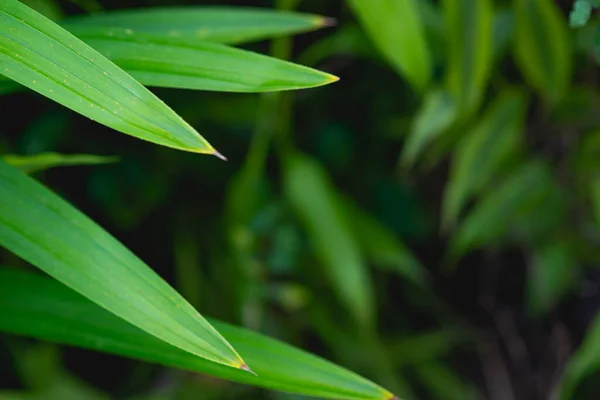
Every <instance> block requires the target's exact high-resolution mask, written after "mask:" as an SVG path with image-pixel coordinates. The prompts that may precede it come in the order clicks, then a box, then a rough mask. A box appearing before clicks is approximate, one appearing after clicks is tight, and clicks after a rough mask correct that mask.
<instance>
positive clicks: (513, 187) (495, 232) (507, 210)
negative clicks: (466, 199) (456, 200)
mask: <svg viewBox="0 0 600 400" xmlns="http://www.w3.org/2000/svg"><path fill="white" fill-rule="evenodd" d="M557 191H558V193H557ZM559 200H560V189H558V188H557V187H556V185H555V182H554V181H553V177H552V173H551V171H550V169H549V167H548V165H546V164H545V163H544V162H542V161H540V160H535V159H534V160H531V161H529V162H527V163H526V164H524V165H521V166H519V167H518V168H517V170H516V171H514V172H513V173H512V174H511V175H509V176H508V177H506V178H505V179H504V180H503V181H502V182H500V184H498V185H497V187H495V188H494V190H492V191H490V192H489V193H485V195H484V196H483V198H482V199H481V200H479V202H478V203H477V205H476V206H475V207H474V208H473V210H472V211H471V212H470V213H469V214H468V215H467V217H466V218H465V220H464V221H463V223H462V224H461V226H460V227H459V228H458V231H457V232H456V234H455V236H454V237H453V240H452V244H451V253H452V255H453V256H456V255H458V254H462V253H464V252H465V251H467V250H470V249H472V248H475V247H478V246H481V245H483V244H487V243H489V242H491V241H494V240H498V239H499V238H502V237H503V236H504V235H505V234H507V233H508V232H510V231H511V229H513V228H515V227H520V226H519V224H522V225H523V226H524V227H525V229H529V230H533V231H535V230H536V229H538V228H539V229H541V230H543V228H540V227H538V226H537V224H536V223H535V221H534V219H535V218H536V217H537V216H538V215H539V214H538V213H539V212H548V210H549V208H548V207H553V206H554V205H555V204H556V203H555V201H559ZM542 205H543V206H542ZM553 214H558V213H556V212H555V210H554V211H553ZM556 216H557V215H545V216H544V218H543V219H544V220H545V222H546V223H550V222H551V221H554V218H555V217H556ZM523 234H533V232H524V233H523Z"/></svg>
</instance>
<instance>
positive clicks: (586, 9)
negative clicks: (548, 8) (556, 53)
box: [569, 0, 592, 28]
mask: <svg viewBox="0 0 600 400" xmlns="http://www.w3.org/2000/svg"><path fill="white" fill-rule="evenodd" d="M591 15H592V3H591V2H590V0H575V2H574V3H573V9H572V10H571V13H570V14H569V25H570V26H571V28H580V27H582V26H585V25H586V24H587V23H588V21H589V20H590V16H591Z"/></svg>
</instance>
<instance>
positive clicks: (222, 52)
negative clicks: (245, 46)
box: [79, 29, 338, 92]
mask: <svg viewBox="0 0 600 400" xmlns="http://www.w3.org/2000/svg"><path fill="white" fill-rule="evenodd" d="M79 37H80V38H81V39H82V40H84V41H85V42H86V43H87V44H88V45H90V46H91V47H93V48H94V49H95V50H97V51H99V52H100V53H101V54H103V55H104V56H106V57H108V58H109V59H110V60H112V61H113V62H114V63H115V64H117V65H118V66H119V67H121V68H123V69H124V70H125V71H127V72H128V73H129V74H130V75H131V76H133V77H134V78H135V79H137V80H138V81H139V82H140V83H142V84H143V85H145V86H155V87H170V88H180V89H195V90H213V91H224V92H267V91H279V90H290V89H302V88H309V87H315V86H321V85H326V84H328V83H331V82H335V81H336V80H337V79H338V78H337V77H335V76H333V75H329V74H326V73H324V72H320V71H316V70H314V69H312V68H308V67H303V66H301V65H297V64H294V63H291V62H287V61H283V60H278V59H276V58H273V57H268V56H264V55H261V54H257V53H252V52H249V51H245V50H240V49H235V48H233V47H228V46H224V45H221V44H217V43H209V42H201V41H197V40H193V41H186V40H184V39H181V38H178V37H174V38H171V37H162V36H157V35H155V34H142V33H139V34H137V35H129V34H128V31H127V30H126V29H120V30H117V29H114V30H113V31H112V33H111V36H110V37H109V36H106V35H104V34H103V33H102V34H99V35H95V34H88V35H79Z"/></svg>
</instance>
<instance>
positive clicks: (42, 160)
mask: <svg viewBox="0 0 600 400" xmlns="http://www.w3.org/2000/svg"><path fill="white" fill-rule="evenodd" d="M0 158H1V159H3V160H4V162H5V163H7V164H9V165H12V166H13V167H15V168H18V169H20V170H22V171H25V172H27V173H28V174H31V173H34V172H38V171H43V170H46V169H50V168H55V167H63V166H71V165H98V164H107V163H113V162H116V161H117V158H116V157H109V156H98V155H94V154H59V153H40V154H34V155H30V156H21V155H18V154H4V155H3V156H1V157H0Z"/></svg>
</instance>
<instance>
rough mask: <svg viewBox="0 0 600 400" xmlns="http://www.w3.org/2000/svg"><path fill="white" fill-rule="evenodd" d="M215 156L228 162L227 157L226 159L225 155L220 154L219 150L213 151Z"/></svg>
mask: <svg viewBox="0 0 600 400" xmlns="http://www.w3.org/2000/svg"><path fill="white" fill-rule="evenodd" d="M211 154H212V155H213V156H215V157H217V158H220V159H221V160H223V161H227V157H225V156H224V155H223V154H221V153H219V152H218V151H217V150H215V149H213V151H212V153H211Z"/></svg>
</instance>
